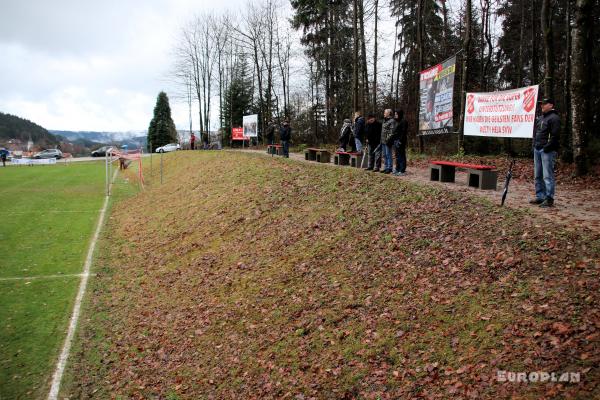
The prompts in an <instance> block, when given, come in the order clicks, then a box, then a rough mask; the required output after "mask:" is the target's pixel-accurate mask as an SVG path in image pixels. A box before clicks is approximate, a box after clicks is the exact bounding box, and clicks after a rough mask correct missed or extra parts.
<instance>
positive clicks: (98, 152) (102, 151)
mask: <svg viewBox="0 0 600 400" xmlns="http://www.w3.org/2000/svg"><path fill="white" fill-rule="evenodd" d="M110 149H112V146H102V147H100V148H99V149H96V150H94V151H92V157H105V156H106V152H107V151H108V150H110Z"/></svg>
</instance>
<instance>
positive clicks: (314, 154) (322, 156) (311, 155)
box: [304, 147, 331, 163]
mask: <svg viewBox="0 0 600 400" xmlns="http://www.w3.org/2000/svg"><path fill="white" fill-rule="evenodd" d="M304 159H305V160H307V161H316V162H320V163H328V162H329V161H331V154H330V153H329V151H328V150H327V149H317V148H314V147H310V148H308V149H306V150H304Z"/></svg>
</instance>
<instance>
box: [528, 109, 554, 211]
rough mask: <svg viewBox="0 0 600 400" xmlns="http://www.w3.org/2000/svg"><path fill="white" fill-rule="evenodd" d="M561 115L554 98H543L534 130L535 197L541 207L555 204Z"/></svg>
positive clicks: (534, 200) (533, 201)
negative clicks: (556, 163)
mask: <svg viewBox="0 0 600 400" xmlns="http://www.w3.org/2000/svg"><path fill="white" fill-rule="evenodd" d="M559 135H560V117H559V116H558V113H557V112H556V110H554V100H553V99H544V100H542V115H540V116H539V117H538V118H537V120H536V121H535V129H534V132H533V166H534V176H535V199H533V200H531V201H530V203H531V204H539V206H540V207H544V208H546V207H552V206H553V205H554V188H555V183H554V162H555V160H556V153H557V151H558V146H559V141H558V139H559Z"/></svg>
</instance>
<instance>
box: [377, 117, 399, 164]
mask: <svg viewBox="0 0 600 400" xmlns="http://www.w3.org/2000/svg"><path fill="white" fill-rule="evenodd" d="M397 125H398V124H397V122H396V120H395V119H394V118H393V115H392V110H391V109H390V108H388V109H386V110H385V111H384V113H383V125H382V127H381V149H382V153H383V159H384V160H385V167H384V168H385V169H384V170H383V171H381V172H383V173H384V174H391V173H392V145H393V144H394V142H393V135H394V132H395V130H396V126H397Z"/></svg>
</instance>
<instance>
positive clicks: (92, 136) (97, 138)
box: [50, 130, 146, 144]
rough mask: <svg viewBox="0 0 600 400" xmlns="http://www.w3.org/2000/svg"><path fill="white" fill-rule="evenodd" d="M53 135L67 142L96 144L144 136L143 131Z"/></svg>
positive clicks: (59, 132) (85, 132)
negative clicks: (84, 141)
mask: <svg viewBox="0 0 600 400" xmlns="http://www.w3.org/2000/svg"><path fill="white" fill-rule="evenodd" d="M50 133H52V134H53V135H60V136H62V137H64V138H65V139H67V140H69V141H75V140H77V139H84V140H89V141H91V142H97V143H107V144H108V143H116V142H123V141H127V140H131V139H132V138H134V137H138V136H146V132H143V131H128V132H103V131H102V132H100V131H58V130H51V131H50Z"/></svg>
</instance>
